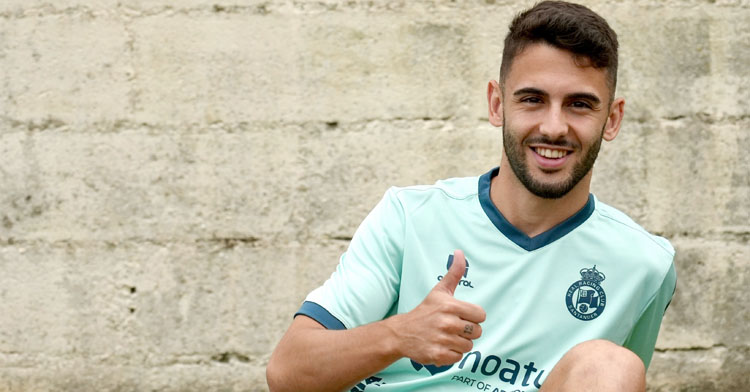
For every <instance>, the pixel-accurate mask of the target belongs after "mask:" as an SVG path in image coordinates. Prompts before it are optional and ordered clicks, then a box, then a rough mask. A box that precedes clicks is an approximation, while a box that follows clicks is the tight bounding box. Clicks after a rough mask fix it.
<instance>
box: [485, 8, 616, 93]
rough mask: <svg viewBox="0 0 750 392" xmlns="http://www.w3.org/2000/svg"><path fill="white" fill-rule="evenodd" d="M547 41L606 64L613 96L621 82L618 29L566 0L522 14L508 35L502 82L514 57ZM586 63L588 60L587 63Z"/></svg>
mask: <svg viewBox="0 0 750 392" xmlns="http://www.w3.org/2000/svg"><path fill="white" fill-rule="evenodd" d="M535 43H547V44H549V45H552V46H554V47H557V48H559V49H563V50H567V51H570V52H572V53H573V54H574V55H576V56H577V57H581V60H583V61H585V62H586V63H588V64H586V65H591V66H593V67H594V68H605V69H606V71H607V82H608V85H609V87H610V99H612V98H613V97H614V94H615V87H616V86H617V46H618V44H617V33H615V32H614V30H612V28H610V27H609V24H607V21H606V20H604V18H602V17H601V16H599V15H598V14H596V13H595V12H594V11H591V10H590V9H588V8H586V7H584V6H582V5H579V4H573V3H567V2H564V1H543V2H541V3H537V4H536V5H535V6H534V7H532V8H530V9H528V10H526V11H524V12H522V13H520V14H518V15H517V16H516V17H515V19H513V22H511V24H510V31H508V35H506V36H505V46H504V47H503V60H502V64H501V65H500V81H501V84H502V82H504V80H505V78H506V77H508V73H509V72H510V67H511V65H512V63H513V59H514V58H515V57H516V56H517V55H519V54H520V53H521V52H522V51H523V50H524V49H525V48H526V47H527V46H528V45H530V44H535ZM584 64H585V63H584Z"/></svg>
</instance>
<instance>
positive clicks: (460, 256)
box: [436, 249, 466, 295]
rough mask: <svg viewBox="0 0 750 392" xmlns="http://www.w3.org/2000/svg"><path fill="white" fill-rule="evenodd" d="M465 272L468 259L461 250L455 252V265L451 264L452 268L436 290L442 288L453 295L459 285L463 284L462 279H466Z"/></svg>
mask: <svg viewBox="0 0 750 392" xmlns="http://www.w3.org/2000/svg"><path fill="white" fill-rule="evenodd" d="M464 271H466V258H465V257H464V252H463V251H462V250H460V249H456V250H455V251H454V252H453V264H451V268H450V269H449V270H448V272H446V274H445V276H443V279H442V280H441V281H440V282H439V283H438V284H437V285H436V288H437V287H440V288H441V289H443V290H445V291H447V292H449V293H450V294H451V295H453V293H454V292H455V291H456V286H458V283H459V282H461V279H462V278H463V277H464Z"/></svg>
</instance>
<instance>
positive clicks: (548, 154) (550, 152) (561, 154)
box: [535, 148, 568, 158]
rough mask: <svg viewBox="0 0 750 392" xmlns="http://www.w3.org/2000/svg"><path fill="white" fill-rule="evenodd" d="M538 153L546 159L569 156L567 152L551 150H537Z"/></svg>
mask: <svg viewBox="0 0 750 392" xmlns="http://www.w3.org/2000/svg"><path fill="white" fill-rule="evenodd" d="M535 151H536V153H537V154H539V155H541V156H543V157H545V158H562V157H564V156H566V155H568V152H567V151H564V150H551V149H549V148H536V149H535Z"/></svg>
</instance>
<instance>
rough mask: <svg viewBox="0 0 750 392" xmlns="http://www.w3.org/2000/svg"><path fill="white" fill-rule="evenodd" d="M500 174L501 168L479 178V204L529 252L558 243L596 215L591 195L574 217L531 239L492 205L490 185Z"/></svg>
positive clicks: (509, 237)
mask: <svg viewBox="0 0 750 392" xmlns="http://www.w3.org/2000/svg"><path fill="white" fill-rule="evenodd" d="M499 172H500V168H499V167H496V168H494V169H492V170H490V171H488V172H487V173H485V174H483V175H482V176H481V177H479V203H480V204H481V205H482V209H483V210H484V213H485V214H487V217H488V218H490V221H492V223H493V224H494V225H495V227H497V229H498V230H500V232H501V233H503V235H505V236H506V237H508V239H509V240H511V241H513V242H514V243H515V244H516V245H518V246H520V247H521V248H523V249H526V250H527V251H532V250H536V249H539V248H541V247H543V246H546V245H548V244H551V243H552V242H555V241H557V240H558V239H560V238H562V237H564V236H565V235H566V234H568V233H570V232H571V231H573V229H575V228H576V227H578V226H580V225H581V224H582V223H583V222H585V221H586V219H588V218H589V217H590V216H591V214H593V213H594V196H593V195H591V194H589V200H588V201H587V202H586V205H585V206H583V208H581V209H580V210H579V211H578V212H576V213H575V214H573V216H571V217H570V218H568V219H566V220H564V221H562V222H560V223H559V224H558V225H557V226H555V227H553V228H551V229H549V230H547V231H545V232H544V233H541V234H539V235H536V236H534V237H529V236H527V235H526V234H525V233H524V232H522V231H521V230H518V229H517V228H516V227H515V226H513V225H512V224H510V222H508V220H507V219H505V217H504V216H503V214H501V213H500V211H498V209H497V207H495V204H494V203H492V199H490V183H491V182H492V178H493V177H495V176H496V175H497V173H499Z"/></svg>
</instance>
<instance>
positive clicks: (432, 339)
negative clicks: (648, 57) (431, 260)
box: [385, 250, 486, 366]
mask: <svg viewBox="0 0 750 392" xmlns="http://www.w3.org/2000/svg"><path fill="white" fill-rule="evenodd" d="M465 270H466V258H465V257H464V253H463V252H462V251H461V250H456V251H455V252H454V255H453V265H451V268H450V269H449V270H448V272H447V273H446V274H445V276H444V277H443V279H442V280H441V281H440V282H438V283H437V284H436V285H435V287H433V288H432V290H431V291H430V293H429V294H427V297H425V299H424V300H423V301H422V303H420V304H419V305H418V306H417V307H416V308H414V309H413V310H412V311H410V312H408V313H405V314H400V315H396V316H393V317H391V318H389V319H386V320H385V321H386V322H387V324H388V325H389V326H390V328H391V329H392V330H393V331H394V334H395V335H396V336H397V338H398V339H397V347H398V349H399V350H400V351H401V354H402V356H403V357H408V358H411V359H413V360H414V361H417V362H419V363H421V364H424V365H428V364H430V365H433V364H434V365H436V366H444V365H449V364H452V363H455V362H458V361H459V360H460V359H461V357H462V356H463V354H464V353H466V352H469V351H471V349H472V348H473V347H474V343H473V339H477V338H479V337H480V336H481V335H482V327H481V326H479V323H481V322H483V321H484V320H485V317H486V314H485V312H484V309H482V307H480V306H478V305H475V304H471V303H468V302H464V301H459V300H457V299H456V298H454V297H453V293H454V292H455V291H456V286H458V283H459V282H460V281H461V278H462V277H463V275H464V271H465Z"/></svg>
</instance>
